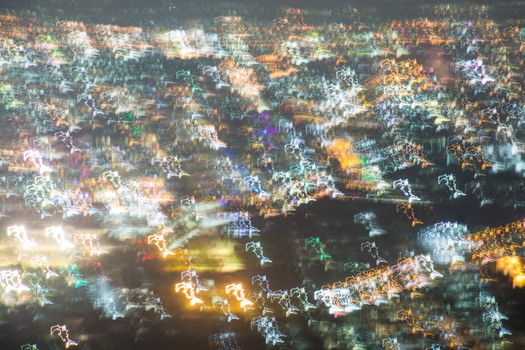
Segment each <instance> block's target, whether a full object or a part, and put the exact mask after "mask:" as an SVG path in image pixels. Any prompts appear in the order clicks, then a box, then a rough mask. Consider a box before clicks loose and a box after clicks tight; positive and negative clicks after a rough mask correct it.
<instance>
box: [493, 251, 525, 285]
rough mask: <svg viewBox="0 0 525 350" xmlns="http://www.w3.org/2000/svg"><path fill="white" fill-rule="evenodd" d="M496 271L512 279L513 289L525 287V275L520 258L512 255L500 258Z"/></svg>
mask: <svg viewBox="0 0 525 350" xmlns="http://www.w3.org/2000/svg"><path fill="white" fill-rule="evenodd" d="M496 269H497V270H498V271H502V272H503V274H504V275H505V276H507V275H509V276H510V277H512V286H513V287H520V288H521V287H523V286H525V273H524V271H523V263H522V262H521V258H520V257H519V256H516V255H512V256H504V257H503V258H499V259H498V260H497V262H496Z"/></svg>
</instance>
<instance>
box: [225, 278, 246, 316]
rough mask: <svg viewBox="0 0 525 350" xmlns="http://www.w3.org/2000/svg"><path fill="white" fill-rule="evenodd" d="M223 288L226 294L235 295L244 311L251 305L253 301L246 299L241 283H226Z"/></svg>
mask: <svg viewBox="0 0 525 350" xmlns="http://www.w3.org/2000/svg"><path fill="white" fill-rule="evenodd" d="M224 290H225V291H226V294H227V295H231V296H233V297H235V299H237V300H238V301H239V302H240V305H241V307H242V308H243V309H244V311H246V309H248V308H250V307H252V306H253V302H252V301H250V300H248V299H246V297H245V292H244V288H243V287H242V283H232V284H228V285H227V286H226V287H225V288H224Z"/></svg>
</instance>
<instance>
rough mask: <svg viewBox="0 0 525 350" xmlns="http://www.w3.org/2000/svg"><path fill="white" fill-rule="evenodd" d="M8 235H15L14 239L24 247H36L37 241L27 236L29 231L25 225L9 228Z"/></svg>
mask: <svg viewBox="0 0 525 350" xmlns="http://www.w3.org/2000/svg"><path fill="white" fill-rule="evenodd" d="M7 236H8V237H13V238H14V240H15V241H16V242H17V243H18V244H20V245H21V246H22V249H31V248H35V247H36V243H35V242H34V241H32V240H30V239H29V238H28V237H27V231H26V228H25V226H23V225H13V226H9V227H8V228H7Z"/></svg>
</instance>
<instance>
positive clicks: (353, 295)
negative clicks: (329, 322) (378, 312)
mask: <svg viewBox="0 0 525 350" xmlns="http://www.w3.org/2000/svg"><path fill="white" fill-rule="evenodd" d="M441 276H442V275H441V274H440V273H438V272H437V271H435V270H434V266H433V263H432V260H431V259H430V257H428V256H424V255H418V256H415V257H408V258H403V259H401V260H400V261H399V262H398V263H397V264H396V265H394V266H391V267H390V266H384V265H383V266H379V267H376V268H375V269H372V270H369V271H365V272H363V273H360V274H358V275H355V276H352V277H349V278H347V279H346V280H345V281H344V282H337V283H334V284H332V285H330V286H326V287H323V288H321V289H319V290H317V291H315V293H314V297H315V299H316V300H319V301H321V302H322V303H323V304H325V306H326V307H328V312H329V313H331V314H334V315H336V316H337V315H345V314H347V313H349V312H352V311H355V310H359V309H361V308H362V307H363V306H364V305H370V304H372V305H379V304H382V303H386V302H388V301H390V300H391V299H392V298H394V297H398V296H399V294H400V293H401V292H402V291H403V290H407V291H409V292H413V291H416V290H418V289H420V288H422V287H424V286H427V285H429V284H431V283H432V280H434V279H435V278H437V277H441Z"/></svg>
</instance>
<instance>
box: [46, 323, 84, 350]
mask: <svg viewBox="0 0 525 350" xmlns="http://www.w3.org/2000/svg"><path fill="white" fill-rule="evenodd" d="M49 334H50V335H55V334H56V335H58V336H59V337H60V339H61V340H62V341H63V342H64V345H65V346H66V349H68V348H69V347H70V346H77V345H78V343H77V342H76V341H74V340H72V339H70V338H69V331H68V329H67V326H66V325H65V324H64V325H60V324H57V325H54V326H51V328H50V329H49Z"/></svg>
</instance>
